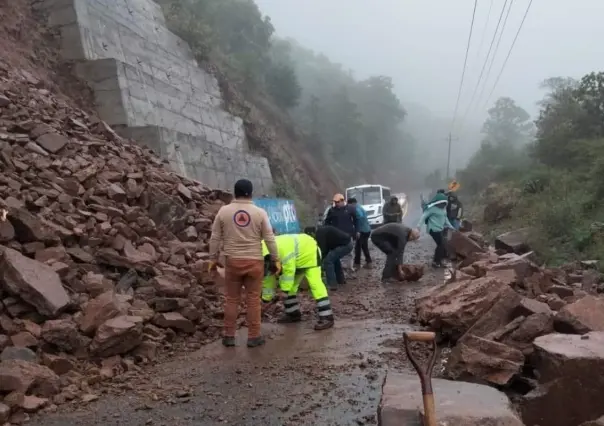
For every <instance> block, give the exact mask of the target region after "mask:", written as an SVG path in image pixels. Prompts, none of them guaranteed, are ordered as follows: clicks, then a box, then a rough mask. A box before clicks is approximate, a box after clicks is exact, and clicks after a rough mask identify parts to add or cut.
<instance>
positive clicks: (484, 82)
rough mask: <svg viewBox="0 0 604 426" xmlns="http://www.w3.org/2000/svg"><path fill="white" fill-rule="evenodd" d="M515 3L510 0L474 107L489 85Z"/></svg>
mask: <svg viewBox="0 0 604 426" xmlns="http://www.w3.org/2000/svg"><path fill="white" fill-rule="evenodd" d="M513 5H514V0H510V5H509V6H508V11H507V12H506V14H505V18H504V20H503V25H502V26H501V32H500V33H499V38H498V39H497V44H496V45H495V51H494V52H493V56H492V57H491V63H490V64H489V68H488V69H487V75H486V77H485V78H484V80H483V81H482V88H481V89H480V92H479V93H478V97H477V98H476V104H474V109H476V107H477V106H478V105H479V104H480V100H481V99H482V95H483V94H484V89H486V87H487V83H488V81H489V77H490V75H491V70H492V69H493V64H495V58H496V57H497V52H498V51H499V45H500V44H501V39H502V38H503V33H504V32H505V26H506V24H507V22H508V17H509V16H510V12H511V10H512V6H513Z"/></svg>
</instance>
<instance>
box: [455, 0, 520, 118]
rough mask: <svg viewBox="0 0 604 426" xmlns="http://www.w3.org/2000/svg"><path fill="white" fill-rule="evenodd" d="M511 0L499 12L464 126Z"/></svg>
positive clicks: (465, 114)
mask: <svg viewBox="0 0 604 426" xmlns="http://www.w3.org/2000/svg"><path fill="white" fill-rule="evenodd" d="M508 1H509V0H505V3H503V7H502V8H501V12H500V13H499V20H498V21H497V27H496V28H495V32H494V33H493V38H492V39H491V45H490V46H489V51H488V52H487V57H486V58H485V61H484V64H483V65H482V69H481V71H480V75H479V76H478V81H477V82H476V86H475V87H474V92H473V93H472V97H471V98H470V103H468V108H467V109H466V112H465V113H464V115H463V118H462V120H461V124H462V126H463V124H464V122H465V121H466V118H467V116H468V113H469V112H470V108H471V106H472V104H473V103H474V99H475V98H476V93H477V92H478V87H479V86H480V82H481V81H482V76H483V75H484V70H485V69H486V67H487V63H488V62H489V57H490V56H491V51H492V50H493V45H494V44H495V39H496V38H497V33H498V31H499V26H500V25H501V20H502V19H503V14H504V13H505V7H506V6H507V4H508Z"/></svg>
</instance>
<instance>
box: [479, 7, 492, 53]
mask: <svg viewBox="0 0 604 426" xmlns="http://www.w3.org/2000/svg"><path fill="white" fill-rule="evenodd" d="M493 2H494V0H491V4H489V11H488V12H487V20H486V21H485V23H484V27H483V28H482V36H481V37H480V44H479V45H478V51H477V52H476V59H478V58H479V57H480V52H482V46H484V39H485V36H486V35H487V28H488V27H489V21H490V20H491V10H493Z"/></svg>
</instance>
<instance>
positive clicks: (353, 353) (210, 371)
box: [30, 320, 409, 426]
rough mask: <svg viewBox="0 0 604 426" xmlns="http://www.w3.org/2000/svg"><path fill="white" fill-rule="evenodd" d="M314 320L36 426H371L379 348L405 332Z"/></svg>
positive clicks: (193, 359) (155, 373)
mask: <svg viewBox="0 0 604 426" xmlns="http://www.w3.org/2000/svg"><path fill="white" fill-rule="evenodd" d="M311 325H312V324H311V322H310V321H308V322H304V323H301V324H297V325H293V326H292V325H289V326H278V325H271V324H264V325H263V327H264V328H263V332H264V333H265V335H266V336H267V338H268V339H267V343H266V345H265V346H264V347H262V348H256V349H248V348H247V347H245V338H246V330H245V329H243V330H241V331H240V333H239V335H238V344H239V346H238V347H236V348H224V347H223V346H222V345H221V344H220V342H215V343H212V344H210V345H207V346H206V347H204V348H202V349H201V350H199V351H197V352H194V353H191V354H188V355H183V356H180V357H178V358H177V359H174V360H173V361H170V362H167V363H163V364H161V365H159V366H157V367H155V368H153V369H152V370H150V371H149V372H148V374H147V375H145V376H144V377H137V378H136V379H135V380H132V381H129V382H128V383H127V386H122V387H123V388H125V389H123V391H122V392H121V395H117V396H116V395H115V393H118V392H119V387H120V384H119V383H117V384H116V389H114V391H117V392H113V391H112V392H111V394H112V395H107V396H105V397H102V398H101V399H100V400H99V401H98V402H95V403H93V404H91V405H88V406H86V407H81V408H80V407H71V408H72V410H73V409H75V411H74V412H70V413H55V414H49V413H47V414H44V415H43V417H42V416H39V417H36V418H34V419H33V421H32V422H30V424H32V425H62V424H70V425H84V424H86V425H88V426H91V425H126V424H128V425H133V426H134V425H164V424H165V425H170V426H173V425H219V424H229V425H242V426H243V425H251V426H253V425H287V424H292V425H293V424H297V425H307V424H308V425H313V424H319V423H320V424H322V425H351V424H366V423H372V422H374V421H375V413H376V409H377V404H378V403H379V396H380V391H381V384H382V381H383V377H384V374H385V372H386V369H387V365H386V363H385V362H384V359H385V358H384V357H385V356H388V355H395V354H396V353H397V352H400V350H399V348H396V347H392V346H389V345H385V344H384V343H385V342H388V341H392V340H393V339H396V338H400V336H401V335H402V333H403V331H404V330H407V329H409V326H408V325H394V324H388V323H385V322H383V321H381V320H362V321H355V320H341V321H338V322H337V323H336V326H335V327H334V328H333V329H331V330H327V331H323V332H316V331H314V330H312V328H311Z"/></svg>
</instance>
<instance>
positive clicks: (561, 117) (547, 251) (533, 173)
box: [459, 72, 604, 264]
mask: <svg viewBox="0 0 604 426" xmlns="http://www.w3.org/2000/svg"><path fill="white" fill-rule="evenodd" d="M602 87H604V72H599V73H590V74H588V75H585V76H584V77H583V78H582V79H580V80H579V81H575V80H573V79H568V78H550V79H547V80H545V81H544V83H543V88H544V89H546V90H548V93H547V95H546V96H545V97H544V99H543V100H542V101H541V102H540V113H539V117H538V118H537V119H536V120H535V122H534V127H533V125H532V123H530V122H529V121H528V119H529V115H528V114H527V113H526V112H525V111H524V110H522V108H520V107H518V106H517V105H515V103H514V102H513V101H512V100H511V99H507V98H502V99H499V100H498V101H497V102H496V103H495V106H494V107H493V108H492V109H491V110H490V111H489V118H488V119H487V122H486V123H485V126H484V135H485V137H484V142H483V144H482V146H481V148H480V150H479V151H478V152H477V153H476V154H475V155H474V157H473V158H472V160H471V161H470V163H469V165H468V167H467V168H466V169H465V170H463V171H462V172H461V173H460V174H459V179H460V180H461V181H463V182H464V185H465V188H466V189H467V190H468V191H467V192H468V193H473V194H477V193H480V192H482V201H483V205H484V204H486V205H487V210H488V211H489V212H493V211H494V210H499V211H501V212H503V213H504V214H499V215H495V219H496V220H495V222H497V223H498V225H497V226H496V229H502V228H509V227H511V226H518V225H522V226H525V225H528V226H530V227H531V228H532V230H533V231H532V237H531V239H532V241H531V243H532V247H533V248H534V249H535V250H536V252H537V253H538V255H539V257H540V258H541V260H543V261H545V262H549V263H554V264H555V263H561V262H564V261H566V260H569V259H577V258H578V259H586V258H602V257H603V256H604V223H603V222H602V220H601V217H602V213H604V207H603V205H602V203H601V198H602V195H604V184H603V183H602V176H604V143H603V142H604V90H603V89H602ZM489 185H490V188H489V190H488V191H486V192H485V191H484V190H485V189H486V188H487V186H489ZM494 185H495V186H494ZM503 194H507V195H503ZM504 198H507V199H506V200H503V199H504ZM502 200H503V201H502ZM503 204H504V205H505V206H506V207H505V208H504V207H502V205H503ZM494 205H495V207H494ZM485 213H487V212H486V211H485ZM485 216H490V217H493V215H492V214H488V215H485ZM481 219H487V220H488V218H487V217H484V218H481ZM491 222H492V221H491Z"/></svg>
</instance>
